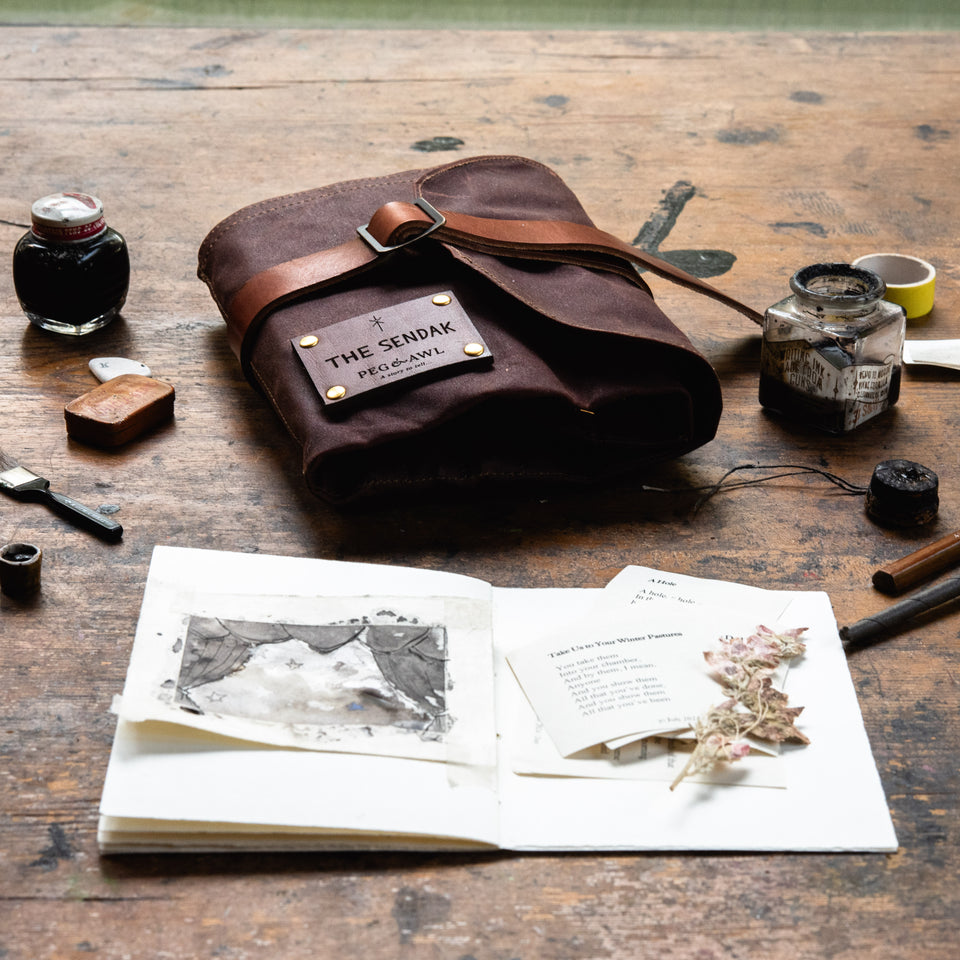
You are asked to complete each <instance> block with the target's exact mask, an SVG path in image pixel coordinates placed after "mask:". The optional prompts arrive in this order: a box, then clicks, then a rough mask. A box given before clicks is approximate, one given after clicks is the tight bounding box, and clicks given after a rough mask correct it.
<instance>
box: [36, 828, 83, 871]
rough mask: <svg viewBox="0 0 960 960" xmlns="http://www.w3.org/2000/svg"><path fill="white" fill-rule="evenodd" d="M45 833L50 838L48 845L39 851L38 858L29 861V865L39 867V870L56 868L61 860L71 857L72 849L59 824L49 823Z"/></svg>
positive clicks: (70, 858)
mask: <svg viewBox="0 0 960 960" xmlns="http://www.w3.org/2000/svg"><path fill="white" fill-rule="evenodd" d="M47 833H48V836H49V838H50V844H49V846H46V847H44V848H43V849H42V850H41V851H40V856H39V858H38V859H36V860H33V861H31V863H30V866H31V867H39V868H40V869H41V870H56V869H57V867H58V866H60V861H61V860H72V859H73V849H72V848H71V847H70V843H69V841H68V840H67V835H66V834H65V833H64V832H63V827H61V826H60V824H58V823H51V824H50V826H49V827H47Z"/></svg>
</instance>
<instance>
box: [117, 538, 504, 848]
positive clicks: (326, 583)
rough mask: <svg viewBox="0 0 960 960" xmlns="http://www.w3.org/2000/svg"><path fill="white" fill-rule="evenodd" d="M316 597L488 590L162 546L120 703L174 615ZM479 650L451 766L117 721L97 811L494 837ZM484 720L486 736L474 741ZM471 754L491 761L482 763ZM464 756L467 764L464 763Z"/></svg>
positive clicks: (147, 668) (490, 742)
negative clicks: (217, 605) (219, 603)
mask: <svg viewBox="0 0 960 960" xmlns="http://www.w3.org/2000/svg"><path fill="white" fill-rule="evenodd" d="M320 591H323V592H326V593H329V594H330V595H331V596H360V595H367V594H380V595H386V594H395V595H400V596H403V597H405V598H408V599H411V600H420V601H429V603H432V602H434V600H435V598H437V597H438V596H439V597H443V598H444V599H445V600H453V601H456V600H459V599H463V600H464V601H466V602H468V605H470V604H472V605H473V606H475V607H480V608H483V607H484V601H485V599H486V598H488V596H489V593H490V588H489V585H487V584H485V583H483V582H482V581H478V580H474V579H471V578H468V577H460V576H456V575H451V574H443V573H440V574H437V573H434V572H432V571H423V570H413V569H407V568H397V567H381V566H374V565H367V564H351V563H339V562H335V561H322V560H312V559H295V558H288V557H266V556H260V555H250V554H236V553H222V552H218V551H203V550H184V549H178V548H172V547H158V548H157V549H156V550H155V552H154V557H153V562H152V564H151V570H150V578H149V583H148V588H147V590H146V593H145V597H144V603H143V607H142V611H141V619H140V624H139V626H138V630H137V637H136V641H135V646H134V650H133V654H132V656H131V666H130V674H129V676H130V677H132V678H133V679H132V681H131V684H130V690H129V691H125V694H124V699H128V695H129V699H128V704H131V703H132V704H138V703H139V702H140V701H141V699H142V696H141V694H142V692H143V691H142V690H141V688H140V686H139V684H140V679H139V678H142V677H146V678H148V679H149V680H150V682H151V683H152V682H153V681H154V680H155V679H156V677H157V675H158V674H157V667H158V664H160V666H161V667H162V666H163V664H164V662H165V658H166V657H167V653H168V650H167V649H165V648H166V647H167V646H168V643H169V640H170V639H171V637H170V636H167V635H165V634H163V629H164V628H165V625H167V624H168V621H169V618H170V616H171V615H173V616H175V617H179V616H180V615H181V614H182V613H183V611H184V610H190V609H202V608H203V606H204V604H205V603H206V601H207V600H208V599H209V598H210V597H211V596H213V597H217V598H223V597H234V598H235V597H243V596H245V595H246V596H248V597H251V598H255V599H254V600H253V601H252V602H253V605H254V607H256V608H257V610H259V608H260V606H263V605H264V598H268V599H269V598H272V601H273V604H274V606H275V608H278V609H289V608H291V607H292V608H294V609H295V610H296V611H298V612H299V611H300V610H301V609H302V608H303V607H304V606H305V605H309V600H310V598H311V597H313V596H316V595H317V594H318V592H320ZM429 603H428V606H429ZM267 606H269V604H267ZM171 611H172V613H171ZM487 619H489V616H488V617H487ZM158 624H159V625H160V628H161V629H160V631H159V633H160V635H158V630H157V625H158ZM481 639H483V638H481ZM478 647H479V649H480V650H481V651H482V650H483V648H484V647H486V654H485V657H486V660H485V661H484V655H483V654H481V656H480V658H479V659H474V660H473V661H471V662H472V663H473V665H474V669H476V664H478V663H480V664H483V663H486V664H487V666H485V667H482V668H481V669H480V671H479V675H477V676H476V677H470V676H469V674H465V675H464V678H463V680H464V683H463V687H464V694H463V695H462V697H461V699H460V700H459V701H457V703H458V705H460V706H462V705H464V704H468V703H469V702H470V698H471V697H476V696H477V692H478V691H480V692H484V691H486V696H484V697H483V698H482V699H483V702H482V704H479V707H481V709H479V710H478V711H477V712H478V713H479V714H480V718H479V719H475V720H474V721H472V722H471V723H468V724H467V726H468V729H469V732H470V736H469V737H468V738H460V740H459V741H458V740H457V739H456V738H454V740H453V741H452V744H453V745H452V746H451V747H450V748H449V750H448V756H447V759H448V761H450V762H447V763H437V762H433V761H431V760H408V759H402V758H399V757H396V756H373V755H361V754H360V753H358V752H352V753H346V752H342V753H336V752H326V751H324V752H320V751H315V750H302V749H275V748H270V747H262V746H258V745H257V744H254V743H251V742H244V741H242V740H229V739H224V738H222V737H218V736H213V735H211V734H210V733H206V732H204V731H202V730H197V729H195V728H191V727H187V726H183V725H177V726H172V725H169V724H158V723H154V722H148V723H131V722H129V721H128V720H124V719H121V720H120V721H119V723H118V728H117V735H116V739H115V742H114V749H113V751H112V754H111V759H110V763H109V766H108V771H107V777H106V782H105V785H104V791H103V798H102V805H101V813H102V814H103V815H104V817H106V818H132V819H147V820H149V819H159V820H164V819H172V820H182V821H184V822H189V823H191V824H194V825H197V826H198V828H200V829H202V824H204V823H211V824H222V823H227V824H230V823H235V824H238V825H252V824H264V825H277V826H288V827H297V826H301V827H305V828H310V827H328V828H331V829H343V830H377V831H385V832H388V833H407V834H418V833H423V834H429V835H433V834H438V835H441V836H443V835H446V836H451V837H467V838H470V839H475V840H479V841H482V842H484V843H491V844H495V843H496V835H497V829H496V818H497V798H496V768H495V765H494V757H495V746H494V745H495V740H496V731H495V721H494V716H493V714H494V705H493V696H492V672H493V671H492V654H491V652H490V642H489V638H486V639H483V642H482V644H478ZM161 672H162V671H161ZM470 691H473V692H472V693H471V692H470ZM151 692H152V691H151ZM146 699H147V701H148V702H149V700H150V697H149V696H147V698H146ZM455 719H456V721H457V722H460V721H461V720H462V718H455ZM481 726H482V727H483V730H482V736H479V737H478V739H476V740H475V739H474V737H476V736H477V733H478V730H479V728H480V727H481ZM478 757H479V758H480V759H481V760H483V761H485V762H477V760H478ZM464 759H465V760H466V761H467V764H468V765H463V764H462V763H461V761H462V760H464ZM114 825H115V824H114Z"/></svg>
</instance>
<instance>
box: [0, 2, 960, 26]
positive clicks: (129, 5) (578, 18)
mask: <svg viewBox="0 0 960 960" xmlns="http://www.w3.org/2000/svg"><path fill="white" fill-rule="evenodd" d="M4 23H6V24H77V25H97V24H104V25H133V26H137V25H143V26H206V25H225V26H261V27H268V26H276V27H298V26H301V27H398V28H408V29H413V28H422V27H429V26H437V27H466V28H555V29H577V28H579V29H584V28H586V29H621V28H622V29H634V30H643V29H655V30H661V29H705V30H856V31H875V30H880V31H885V30H956V29H960V0H832V2H831V0H797V2H795V3H774V2H770V0H406V2H404V0H312V2H311V0H154V2H149V0H143V2H138V0H32V2H31V0H0V24H4Z"/></svg>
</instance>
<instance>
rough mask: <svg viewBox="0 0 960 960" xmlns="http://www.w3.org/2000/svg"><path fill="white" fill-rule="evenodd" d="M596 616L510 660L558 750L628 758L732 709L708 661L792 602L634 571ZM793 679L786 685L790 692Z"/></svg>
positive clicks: (603, 597) (602, 600)
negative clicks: (601, 748)
mask: <svg viewBox="0 0 960 960" xmlns="http://www.w3.org/2000/svg"><path fill="white" fill-rule="evenodd" d="M611 584H612V585H608V586H607V587H606V588H605V589H604V590H603V592H602V593H601V594H600V595H599V599H598V601H597V602H596V604H595V605H594V606H593V608H592V609H591V611H590V613H589V614H588V615H587V616H586V617H584V618H582V619H581V620H578V621H575V622H574V623H572V624H570V625H568V626H564V627H562V628H561V629H560V630H548V631H546V630H545V631H544V632H543V634H542V636H541V637H540V638H539V639H538V640H536V641H533V642H526V641H525V642H524V643H523V645H522V646H521V647H519V648H518V649H517V650H513V651H510V652H509V653H508V655H507V659H508V662H509V663H510V665H511V667H512V668H513V670H514V673H515V674H516V675H517V678H518V680H519V681H520V685H521V686H522V687H523V689H524V692H525V693H526V694H527V697H528V699H529V700H530V702H531V704H532V705H533V707H534V709H535V710H536V712H537V714H538V716H539V717H540V720H541V722H542V723H543V725H544V727H545V728H546V730H547V733H548V734H549V735H550V737H551V739H552V740H553V742H554V743H555V744H556V746H557V749H558V750H559V751H560V753H561V755H563V756H570V755H571V754H573V753H576V752H578V751H580V750H584V749H586V748H587V747H591V746H593V745H595V744H597V743H601V742H603V743H605V744H606V745H607V747H609V748H610V749H618V748H620V747H622V746H624V745H626V744H628V743H631V742H633V741H635V740H637V739H640V738H643V737H647V736H652V735H654V734H668V733H670V732H672V731H681V730H683V729H684V728H689V727H692V725H693V724H694V723H695V722H696V719H697V717H699V716H700V715H701V714H702V713H704V712H705V711H706V709H707V708H708V707H709V706H711V704H714V703H718V702H720V700H722V699H723V697H722V695H721V694H720V688H719V686H718V685H717V684H716V683H715V682H714V681H713V680H712V679H711V678H710V675H709V669H708V667H707V665H706V663H705V662H704V658H703V654H704V652H705V651H707V650H711V649H715V648H716V647H717V645H718V640H719V638H720V637H721V636H727V637H729V636H749V635H750V634H751V633H752V632H753V631H754V630H755V629H756V628H757V626H758V625H759V624H760V623H765V624H766V625H767V626H770V627H775V626H782V627H791V626H797V624H792V623H784V622H782V620H781V618H782V616H783V613H784V610H785V608H786V607H787V606H788V604H789V603H790V595H789V594H783V593H781V592H777V593H774V592H771V591H765V590H757V589H755V588H751V587H747V586H744V585H741V584H732V585H730V586H731V587H732V589H731V590H730V591H729V593H730V595H731V596H730V597H727V598H726V600H724V585H723V584H721V583H719V582H717V581H700V580H697V579H695V578H692V577H681V576H679V575H668V574H665V573H663V572H661V571H655V570H649V569H647V568H640V567H630V568H628V569H627V571H625V572H624V573H621V574H620V575H618V576H617V577H616V578H615V579H614V581H611ZM785 677H786V669H783V670H781V671H779V673H778V675H777V677H776V681H777V683H778V685H780V684H782V683H783V682H784V680H785Z"/></svg>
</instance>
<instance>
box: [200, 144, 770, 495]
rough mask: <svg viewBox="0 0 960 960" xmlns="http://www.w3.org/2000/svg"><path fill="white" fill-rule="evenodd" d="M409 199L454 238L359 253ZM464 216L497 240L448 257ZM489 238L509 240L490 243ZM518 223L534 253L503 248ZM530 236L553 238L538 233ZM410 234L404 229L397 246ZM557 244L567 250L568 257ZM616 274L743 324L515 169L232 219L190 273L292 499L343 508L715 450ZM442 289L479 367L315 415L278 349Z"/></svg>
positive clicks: (500, 163) (369, 189) (507, 160)
mask: <svg viewBox="0 0 960 960" xmlns="http://www.w3.org/2000/svg"><path fill="white" fill-rule="evenodd" d="M419 198H423V199H425V200H426V201H428V202H429V204H431V205H432V206H433V207H435V208H437V209H438V210H440V211H445V212H447V213H448V214H449V215H450V224H449V225H446V226H444V227H443V228H442V229H438V230H436V232H434V233H433V234H431V235H429V236H426V237H424V238H423V239H416V240H414V242H412V243H410V244H409V245H407V246H404V247H402V248H400V249H396V250H394V251H392V252H388V253H378V252H376V251H375V250H374V249H373V248H372V247H371V246H370V245H369V244H368V243H367V242H366V241H364V240H363V239H361V238H360V237H359V236H358V234H357V228H358V227H363V226H364V225H367V224H369V225H370V228H371V231H373V230H374V229H377V225H378V222H379V221H380V220H383V219H390V218H389V217H385V216H384V215H383V214H380V215H378V211H380V209H381V208H382V207H384V206H385V205H390V204H397V208H396V209H398V210H401V212H402V209H403V208H404V207H406V208H407V209H409V206H410V204H411V203H412V202H413V201H415V200H417V199H419ZM389 212H391V213H392V211H389ZM458 215H461V217H460V221H459V222H458ZM470 218H479V219H478V221H477V222H478V223H480V224H483V225H484V227H483V229H487V228H488V227H489V228H490V229H489V231H488V232H490V233H491V234H496V235H499V233H501V232H506V233H507V234H508V238H507V240H506V241H504V243H500V241H499V240H497V241H489V240H484V239H483V238H479V239H478V238H477V237H475V236H471V237H467V238H466V239H463V238H462V237H460V236H459V235H458V233H457V229H455V227H456V226H458V225H459V226H464V225H466V228H468V227H470V224H471V221H470ZM401 219H402V218H401ZM429 219H430V218H429V216H427V215H424V220H425V223H424V226H429ZM490 221H512V222H514V224H519V225H520V226H519V227H515V226H513V224H511V225H506V224H504V225H503V226H504V228H505V230H504V231H499V230H498V229H497V227H498V225H497V224H495V223H493V224H491V223H490ZM527 223H530V224H531V225H532V227H533V228H534V229H532V230H530V231H529V232H530V233H531V235H532V236H533V237H534V239H536V238H538V237H546V238H547V242H546V243H543V244H540V245H539V246H538V244H537V243H533V244H532V245H530V246H529V247H527V248H521V246H522V245H521V246H513V245H512V243H513V241H512V240H511V239H510V237H512V236H513V234H516V232H517V230H519V231H520V236H521V239H522V238H523V236H525V235H526V232H527V231H526V230H525V227H524V225H525V224H527ZM544 224H547V225H551V224H560V225H561V228H562V229H560V231H559V233H557V232H556V230H554V229H552V228H550V229H547V230H546V233H544V229H543V227H544ZM564 224H566V225H567V227H563V225H564ZM507 226H510V230H506V227H507ZM419 230H420V227H416V229H412V228H411V227H410V225H409V224H408V225H407V227H405V228H397V229H396V230H395V231H394V234H395V235H394V237H393V239H394V241H396V240H397V239H398V238H399V239H403V240H407V239H410V236H416V235H417V233H418V231H419ZM401 235H402V236H401ZM567 236H571V237H575V238H576V242H574V243H571V244H569V245H565V243H564V237H567ZM594 238H599V240H598V241H597V243H596V244H594V243H593V242H592V241H593V239H594ZM385 239H388V240H389V239H390V238H385ZM605 244H608V245H609V247H610V249H609V250H607V249H606V248H605ZM618 247H619V248H621V249H620V250H619V251H618V249H617V248H618ZM491 251H495V252H491ZM633 254H636V256H635V257H634V256H633ZM631 259H633V260H635V261H636V262H641V263H643V265H644V266H645V267H647V268H648V269H651V270H655V271H657V272H659V273H664V274H666V275H668V276H670V278H671V279H673V280H676V281H678V282H680V283H683V284H684V285H686V286H690V287H693V288H695V289H700V290H702V291H703V292H705V293H707V294H708V295H710V296H715V297H716V298H717V299H719V300H721V301H723V302H725V303H728V304H729V305H731V306H733V307H734V308H735V309H740V310H741V312H743V313H745V314H747V315H748V316H750V317H751V319H754V320H757V319H758V316H757V315H756V314H755V312H754V311H751V310H750V309H749V308H747V307H744V306H743V305H742V304H738V303H737V302H736V301H733V300H731V299H730V298H728V297H726V296H725V295H723V294H722V293H720V292H719V291H715V290H714V289H713V288H711V287H709V286H708V285H706V284H704V283H703V282H701V281H699V280H696V279H694V278H692V277H689V276H687V275H686V274H683V273H682V272H680V271H676V270H675V269H674V268H672V267H670V266H669V265H666V264H663V263H661V262H659V261H656V260H653V259H652V258H649V257H646V256H645V255H643V254H642V253H641V252H640V251H634V250H633V248H631V247H629V246H628V245H626V244H623V243H621V242H620V241H618V240H615V239H614V238H612V237H610V236H609V235H608V234H602V232H601V231H597V230H596V228H595V227H594V225H593V224H592V223H591V221H590V219H589V218H588V217H587V215H586V213H585V212H584V210H583V208H582V207H581V205H580V203H579V202H578V200H577V198H576V197H575V196H574V194H573V193H572V192H571V191H570V190H569V189H568V188H567V187H566V186H565V184H564V183H563V182H562V181H561V180H560V178H559V177H558V176H557V175H556V174H555V173H553V172H552V171H551V170H549V169H548V168H546V167H544V166H543V165H541V164H539V163H536V162H534V161H531V160H528V159H525V158H521V157H480V158H471V159H464V160H459V161H455V162H453V163H448V164H445V165H443V166H440V167H435V168H432V169H429V170H415V171H407V172H403V173H397V174H393V175H390V176H385V177H375V178H368V179H363V180H354V181H348V182H345V183H340V184H335V185H333V186H329V187H323V188H319V189H315V190H308V191H304V192H302V193H296V194H290V195H287V196H284V197H278V198H275V199H271V200H266V201H263V202H261V203H257V204H254V205H252V206H249V207H245V208H244V209H242V210H239V211H238V212H236V213H235V214H233V215H232V216H230V217H228V218H227V219H225V220H224V221H222V222H221V223H220V224H218V225H217V226H216V227H215V228H214V229H213V230H211V232H210V233H209V234H208V236H207V237H206V238H205V239H204V241H203V244H202V246H201V248H200V254H199V270H198V273H199V276H200V278H201V279H202V280H203V281H204V282H205V283H206V284H207V285H208V287H209V289H210V291H211V294H212V295H213V298H214V300H215V301H216V303H217V305H218V307H219V309H220V312H221V314H222V315H223V317H224V319H225V320H226V323H227V326H228V335H229V337H230V342H231V346H232V347H233V349H234V350H235V352H236V353H237V354H238V356H239V357H240V359H241V363H242V365H243V368H244V372H245V373H246V375H247V377H248V379H249V380H250V381H251V383H253V384H254V385H255V386H256V387H257V388H258V389H260V390H262V391H263V393H264V394H265V395H266V396H267V397H268V399H269V400H270V402H271V404H272V405H273V407H274V408H275V410H276V411H277V413H278V414H279V416H280V417H281V419H282V420H283V422H284V424H285V425H286V427H287V428H288V430H289V431H290V433H291V434H292V436H293V437H294V438H295V439H296V441H297V442H298V443H299V444H300V446H301V448H302V450H303V474H304V477H305V480H306V483H307V485H308V487H309V488H310V490H312V491H313V492H314V493H315V494H317V495H318V496H320V497H322V498H323V499H325V500H328V501H331V502H334V503H343V502H347V501H350V500H354V499H356V498H359V497H364V496H367V495H372V494H377V493H384V492H388V491H402V490H409V489H411V488H416V487H426V488H432V487H436V486H440V485H454V486H473V485H476V484H486V485H495V484H499V483H510V484H514V483H518V482H524V481H526V482H527V483H528V484H529V483H530V482H533V483H537V482H539V483H541V484H542V483H544V482H548V481H549V482H553V481H564V482H569V481H593V480H597V479H600V478H603V477H611V476H616V475H621V474H626V473H631V472H634V471H636V470H637V469H638V468H641V467H643V466H644V465H647V464H650V463H653V462H656V461H661V460H664V459H669V458H673V457H676V456H679V455H681V454H683V453H686V452H688V451H690V450H693V449H695V448H696V447H698V446H700V445H702V444H704V443H706V442H708V441H709V440H711V439H712V438H713V436H714V435H715V432H716V428H717V424H718V422H719V417H720V412H721V406H722V404H721V396H720V388H719V383H718V381H717V377H716V374H715V373H714V371H713V369H712V367H711V366H710V364H709V363H708V362H707V361H706V359H705V358H704V357H703V356H701V355H700V354H699V353H698V352H697V351H696V350H695V349H694V347H693V346H692V344H691V343H690V342H689V340H688V339H687V338H686V336H684V334H683V333H681V332H680V330H679V329H678V328H677V327H676V326H675V325H674V324H673V323H672V322H671V321H670V320H669V319H668V318H667V317H666V316H665V315H664V314H663V313H662V311H661V310H660V309H659V307H658V306H657V305H656V304H655V303H654V300H653V297H652V295H651V294H650V291H649V288H648V287H647V285H646V283H645V282H644V280H643V279H642V278H641V277H640V276H639V274H638V273H637V272H636V271H635V270H634V269H633V264H632V263H630V260H631ZM583 264H590V266H584V265H583ZM441 290H452V291H453V293H454V295H455V297H456V298H457V300H458V301H459V303H460V304H461V305H462V306H463V308H464V310H465V311H466V313H467V314H468V315H469V317H470V319H471V320H472V321H473V324H474V326H475V327H476V328H477V330H478V331H479V332H480V333H481V334H482V335H483V337H484V339H485V341H486V343H487V345H488V346H489V347H490V350H491V352H492V355H493V361H492V363H491V364H488V365H485V366H482V367H470V368H459V367H454V368H450V369H448V370H445V371H442V372H439V373H436V374H432V375H429V376H425V377H422V378H419V379H410V380H405V381H403V382H402V383H399V384H396V385H395V386H391V387H384V388H382V389H380V390H377V391H373V392H371V393H369V394H365V395H364V396H363V397H362V398H358V399H357V401H356V403H354V404H344V405H339V406H331V405H329V404H325V403H324V401H323V398H322V397H321V396H320V395H319V394H318V392H317V389H316V388H315V386H314V384H313V382H312V381H311V379H310V378H309V376H307V374H306V372H305V370H304V368H303V365H302V364H301V362H300V360H299V358H298V357H297V356H296V353H295V351H294V349H293V347H292V345H291V341H292V339H293V338H295V337H299V336H302V335H304V334H306V333H308V332H313V331H316V330H318V329H321V328H323V327H326V326H329V325H331V324H335V323H338V322H340V321H343V320H345V319H347V318H350V317H356V316H359V315H362V314H366V313H369V312H371V311H375V310H382V309H384V308H386V307H389V306H392V305H395V304H397V303H401V302H405V301H409V300H413V299H415V298H419V297H424V296H428V295H431V294H433V293H436V292H437V291H441Z"/></svg>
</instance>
